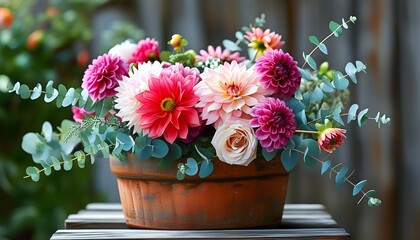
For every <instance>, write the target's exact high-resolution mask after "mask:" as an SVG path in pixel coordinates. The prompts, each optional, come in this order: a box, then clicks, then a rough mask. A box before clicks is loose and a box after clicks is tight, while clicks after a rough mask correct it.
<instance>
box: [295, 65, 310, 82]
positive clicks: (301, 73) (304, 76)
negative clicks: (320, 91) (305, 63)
mask: <svg viewBox="0 0 420 240" xmlns="http://www.w3.org/2000/svg"><path fill="white" fill-rule="evenodd" d="M298 70H299V72H300V75H302V77H303V78H304V79H306V80H312V76H311V74H310V73H309V72H308V71H306V70H305V69H302V68H300V67H298Z"/></svg>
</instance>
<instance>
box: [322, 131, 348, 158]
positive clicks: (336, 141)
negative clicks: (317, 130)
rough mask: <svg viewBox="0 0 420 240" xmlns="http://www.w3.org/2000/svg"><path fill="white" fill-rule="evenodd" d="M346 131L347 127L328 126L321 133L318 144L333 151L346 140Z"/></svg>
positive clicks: (327, 150)
mask: <svg viewBox="0 0 420 240" xmlns="http://www.w3.org/2000/svg"><path fill="white" fill-rule="evenodd" d="M345 133H346V130H345V129H341V128H327V129H325V130H324V131H322V132H321V134H319V136H318V145H319V147H320V148H321V149H323V150H324V151H326V152H329V153H332V152H334V150H335V149H336V148H338V147H339V146H340V145H341V144H342V143H343V142H344V138H346V136H345V135H344V134H345Z"/></svg>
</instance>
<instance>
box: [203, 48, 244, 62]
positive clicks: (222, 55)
mask: <svg viewBox="0 0 420 240" xmlns="http://www.w3.org/2000/svg"><path fill="white" fill-rule="evenodd" d="M209 57H211V58H218V59H220V60H221V61H222V62H232V61H236V62H238V63H240V62H242V61H244V60H245V57H241V56H240V53H239V52H235V53H231V52H230V51H229V50H227V49H224V50H223V51H222V47H220V46H217V47H216V48H214V47H213V46H211V45H209V46H208V47H207V51H206V50H204V49H202V50H200V55H197V56H196V57H195V59H196V60H197V61H201V62H205V61H206V60H207V58H209Z"/></svg>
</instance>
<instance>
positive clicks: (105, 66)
mask: <svg viewBox="0 0 420 240" xmlns="http://www.w3.org/2000/svg"><path fill="white" fill-rule="evenodd" d="M127 74H128V65H127V63H126V62H125V61H124V60H122V59H121V58H119V57H117V56H115V55H109V54H104V55H102V56H99V57H98V58H96V59H94V60H93V62H92V64H90V65H89V67H88V69H87V70H86V71H85V74H84V76H83V83H82V88H84V89H86V90H87V91H88V93H89V96H90V97H91V98H92V100H93V101H99V100H102V99H104V98H106V97H113V96H114V95H115V94H116V91H115V88H116V87H117V86H118V81H119V80H121V79H122V78H123V76H126V75H127Z"/></svg>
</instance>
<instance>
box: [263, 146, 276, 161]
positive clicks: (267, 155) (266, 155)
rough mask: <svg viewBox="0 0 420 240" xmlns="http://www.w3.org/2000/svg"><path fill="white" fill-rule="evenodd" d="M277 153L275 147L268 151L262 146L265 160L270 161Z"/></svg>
mask: <svg viewBox="0 0 420 240" xmlns="http://www.w3.org/2000/svg"><path fill="white" fill-rule="evenodd" d="M276 154H277V149H275V150H274V151H271V152H268V151H267V149H265V148H262V155H263V157H264V159H265V160H267V161H271V160H272V159H273V158H274V157H275V156H276Z"/></svg>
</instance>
